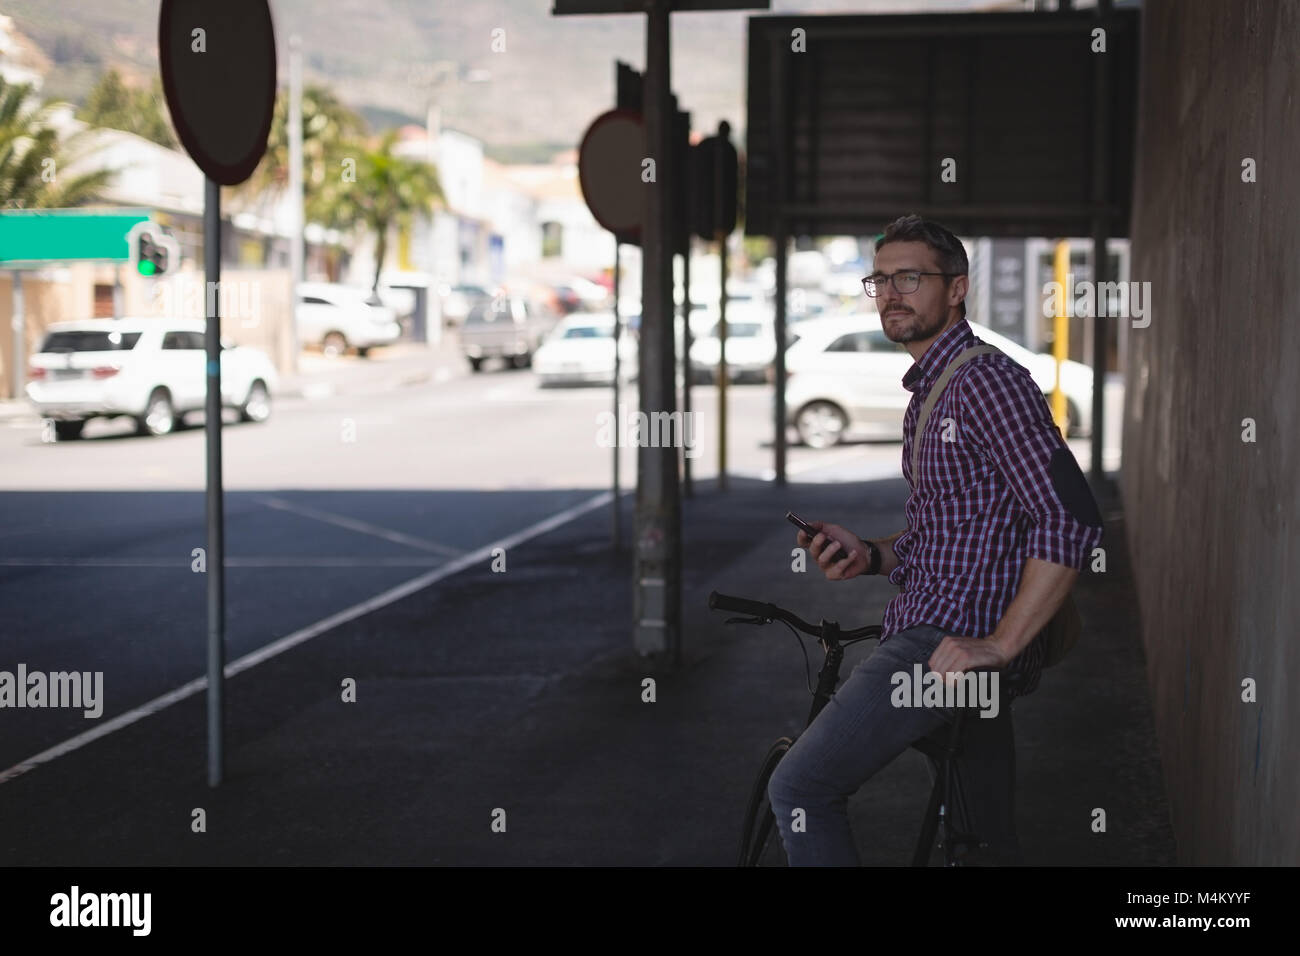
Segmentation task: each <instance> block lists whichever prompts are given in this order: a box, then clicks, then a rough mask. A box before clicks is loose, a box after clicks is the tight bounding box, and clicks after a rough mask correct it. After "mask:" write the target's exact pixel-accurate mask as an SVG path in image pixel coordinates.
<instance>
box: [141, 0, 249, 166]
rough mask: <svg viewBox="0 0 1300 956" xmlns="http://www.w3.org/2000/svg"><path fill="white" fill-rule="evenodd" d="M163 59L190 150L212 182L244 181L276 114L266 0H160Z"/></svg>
mask: <svg viewBox="0 0 1300 956" xmlns="http://www.w3.org/2000/svg"><path fill="white" fill-rule="evenodd" d="M158 62H159V65H160V66H161V69H162V83H163V92H164V93H165V94H166V97H167V108H168V109H169V110H170V111H171V115H172V124H173V125H174V126H175V127H176V135H177V136H178V137H180V141H181V144H182V145H183V146H184V147H185V151H186V152H187V153H189V154H190V156H191V157H192V158H193V160H194V162H195V163H197V164H198V166H199V168H200V169H202V170H203V172H204V173H205V174H206V175H207V177H208V178H209V179H211V180H213V181H214V182H217V183H220V184H221V185H223V186H233V185H235V184H236V183H242V182H243V181H244V180H245V179H247V178H248V177H249V176H250V175H252V173H253V170H254V169H256V168H257V164H258V162H260V161H261V159H262V154H263V153H265V152H266V137H267V134H268V133H269V132H270V130H271V116H272V114H273V113H274V112H275V28H274V26H273V25H272V22H271V10H270V7H269V6H268V5H267V0H222V2H221V3H213V2H211V0H162V11H161V13H160V14H159V17H158Z"/></svg>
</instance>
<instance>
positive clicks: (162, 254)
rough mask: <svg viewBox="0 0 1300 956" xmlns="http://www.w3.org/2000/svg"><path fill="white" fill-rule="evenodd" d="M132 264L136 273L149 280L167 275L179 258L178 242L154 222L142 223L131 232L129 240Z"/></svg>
mask: <svg viewBox="0 0 1300 956" xmlns="http://www.w3.org/2000/svg"><path fill="white" fill-rule="evenodd" d="M128 241H129V244H130V250H131V264H132V265H133V266H134V267H135V271H136V272H137V273H138V274H139V275H142V276H145V277H146V278H149V279H156V278H158V277H159V276H162V275H165V274H166V273H167V270H168V269H170V268H172V267H173V266H174V265H175V264H176V261H177V259H178V258H179V249H178V247H177V245H176V240H175V239H173V238H172V237H171V236H168V235H164V234H163V231H162V229H161V227H159V226H158V225H156V224H155V223H152V222H142V223H140V224H139V225H137V226H136V227H135V228H134V229H132V230H131V236H130V239H129V240H128Z"/></svg>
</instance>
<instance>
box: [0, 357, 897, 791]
mask: <svg viewBox="0 0 1300 956" xmlns="http://www.w3.org/2000/svg"><path fill="white" fill-rule="evenodd" d="M373 354H374V356H375V357H374V358H373V359H372V360H369V361H367V360H360V359H355V358H347V359H342V360H328V361H327V360H323V359H321V358H319V357H311V356H309V357H307V358H306V359H305V361H304V363H303V367H302V371H303V380H302V383H301V388H300V389H299V391H300V393H301V396H300V397H281V398H279V399H278V400H277V401H276V403H275V407H274V411H273V414H272V417H271V419H270V421H268V422H266V423H264V424H261V425H254V424H229V425H228V426H227V427H226V428H225V429H224V431H223V443H224V469H223V470H224V479H225V487H226V491H227V494H226V498H225V528H226V541H225V546H226V640H227V647H228V651H227V661H235V660H239V659H241V658H245V657H246V656H247V655H250V654H253V653H254V652H257V651H258V650H259V649H262V648H266V647H268V646H271V645H274V644H275V643H276V642H277V641H283V640H284V639H286V637H291V636H293V635H299V636H301V635H302V634H303V633H304V629H314V630H320V629H322V628H324V627H328V626H330V619H331V618H332V617H335V616H339V615H342V616H343V617H344V618H346V617H347V616H348V615H349V614H354V613H359V612H358V611H357V609H358V607H361V606H364V605H365V603H366V602H372V601H373V600H374V599H375V598H376V597H377V596H381V600H387V598H383V597H382V596H383V595H385V594H386V593H388V592H391V591H392V590H393V589H395V588H399V587H401V586H403V585H408V584H410V582H416V583H415V585H412V586H421V582H426V584H425V586H427V583H428V582H433V581H436V580H438V574H439V569H442V572H443V573H444V574H450V573H456V572H458V571H459V568H460V567H461V566H462V565H463V564H464V562H465V561H467V560H471V559H472V560H488V559H487V558H486V557H485V556H486V554H487V552H482V553H481V554H480V556H479V557H478V558H475V555H476V554H477V553H479V552H478V549H483V548H489V547H490V546H492V545H494V544H496V543H499V542H502V541H507V540H509V539H511V536H518V535H519V534H520V533H521V532H523V533H524V534H529V533H531V532H530V530H529V529H534V530H535V529H537V528H538V526H539V525H541V524H543V523H545V522H548V521H551V520H553V519H555V520H562V519H563V517H564V516H565V515H566V514H570V513H573V510H574V509H582V508H584V507H587V506H595V507H601V508H602V509H603V510H604V511H605V512H608V511H609V505H608V504H607V503H602V502H598V501H597V496H599V495H601V494H602V493H607V492H608V491H609V489H610V487H611V477H612V475H611V473H612V459H613V450H612V448H610V447H603V446H602V443H601V440H600V434H599V432H600V419H599V418H598V416H599V415H600V414H601V413H605V412H612V411H613V402H612V396H611V393H610V390H609V389H607V388H575V389H539V388H538V387H537V385H536V382H535V380H534V378H533V376H532V373H531V372H529V371H527V370H517V371H487V372H484V373H481V374H478V375H473V374H471V373H470V372H469V370H468V368H467V367H466V366H465V364H464V363H463V362H462V361H461V360H460V359H459V357H458V356H457V355H456V354H455V352H454V349H453V348H449V347H444V348H443V349H439V350H434V351H424V350H418V351H414V352H412V351H409V350H407V351H401V350H393V351H390V353H389V354H388V355H385V354H384V353H383V352H382V351H379V352H376V353H373ZM728 395H729V398H728V405H729V409H730V420H729V424H728V432H729V438H728V446H729V460H728V472H729V473H732V474H735V475H738V476H749V477H765V476H768V475H770V474H771V468H772V448H771V441H772V434H773V432H772V427H771V424H770V422H769V420H768V416H769V415H770V409H771V389H770V388H769V387H765V386H735V387H732V388H731V389H729V390H728ZM694 397H695V407H696V409H697V410H698V414H697V417H696V419H695V421H696V428H695V430H694V435H693V437H694V439H695V447H696V448H697V449H698V450H699V454H698V456H697V457H695V458H693V460H692V472H693V474H694V475H695V476H698V477H701V478H705V477H708V476H711V475H714V474H716V472H717V460H718V459H717V392H716V389H714V388H712V387H697V388H696V389H695V390H694ZM623 401H624V402H625V403H626V404H627V405H628V406H629V407H632V408H634V407H635V403H636V394H635V388H632V389H629V390H628V394H626V395H625V396H624V398H623ZM201 420H202V416H201V415H199V416H197V422H198V423H199V424H197V425H196V424H194V422H195V417H194V416H191V426H190V427H188V428H185V429H183V430H181V431H179V432H177V433H174V434H172V435H168V436H165V437H162V438H140V437H136V436H135V435H134V434H133V433H132V428H131V425H130V423H129V422H125V421H113V422H107V421H95V422H91V423H90V424H88V425H87V427H86V431H85V437H84V438H83V439H81V440H79V441H72V442H46V441H44V440H43V438H44V436H43V432H42V428H41V427H40V423H39V422H38V421H36V420H34V419H23V418H17V419H10V420H8V421H6V422H4V423H0V516H2V520H0V609H3V616H2V618H0V670H10V671H13V670H14V669H15V668H16V666H17V664H18V663H23V664H25V665H26V667H27V669H28V671H29V672H31V671H38V670H39V671H45V672H51V671H69V670H76V671H91V672H94V671H103V672H104V702H103V715H102V716H101V717H100V718H99V719H98V720H94V721H92V720H87V719H86V718H85V717H83V716H82V713H81V711H79V710H69V709H7V710H6V711H5V713H4V719H3V721H2V722H0V771H3V770H4V769H5V768H7V767H10V766H12V765H13V764H15V763H17V762H18V761H21V760H23V759H25V758H27V757H30V756H32V755H33V754H35V753H38V752H40V751H43V750H44V749H46V748H48V747H52V746H55V745H57V744H59V743H60V742H61V741H63V740H66V739H68V738H70V737H72V736H73V735H76V734H78V733H82V732H84V731H86V730H88V729H90V728H91V727H92V726H93V725H99V724H103V723H105V722H107V721H108V720H110V719H111V718H112V717H114V716H116V715H119V714H122V713H124V712H127V711H130V710H132V709H133V708H137V707H140V706H143V705H146V704H147V703H148V702H150V701H152V700H154V699H156V698H157V697H158V696H159V695H162V694H165V693H167V692H170V691H173V690H175V689H176V688H178V687H181V686H183V685H185V684H186V683H187V682H190V681H193V680H195V679H197V678H199V677H200V676H201V675H202V674H203V673H204V672H205V660H206V658H205V653H206V651H205V646H206V587H207V578H206V576H205V575H203V574H201V573H196V571H195V570H194V568H193V564H194V562H195V560H196V558H195V554H196V549H203V548H205V547H206V532H205V511H204V509H205V497H204V492H203V489H204V480H205V464H204V430H203V428H202V427H201ZM229 420H230V421H233V419H229ZM617 421H619V418H618V417H617V416H616V417H615V422H617ZM635 451H636V450H635V448H632V447H625V448H622V449H620V455H621V464H620V467H621V470H622V479H621V481H622V490H623V492H624V493H625V494H626V493H628V492H629V491H630V490H631V489H633V488H634V487H635V467H636V461H635ZM898 454H899V443H898V442H890V441H883V442H882V441H867V442H854V443H850V444H847V445H845V446H843V447H838V448H834V449H827V450H823V451H814V450H811V449H805V448H801V447H792V448H791V449H790V454H789V460H788V462H789V471H790V474H791V476H792V478H795V479H798V478H800V477H803V478H805V479H809V480H816V479H817V478H818V477H820V476H826V477H827V478H828V479H829V478H831V477H834V478H835V480H851V479H846V478H845V476H852V477H854V478H857V479H859V480H861V479H866V478H871V477H880V476H885V475H890V474H897V472H898ZM557 515H558V516H561V517H560V519H556V516H557ZM507 560H508V549H507ZM457 562H460V564H457ZM335 619H336V620H337V617H335ZM321 622H325V623H324V624H322V623H321ZM465 653H466V654H467V655H471V656H472V655H474V654H490V653H491V651H490V650H488V649H486V648H476V647H475V646H473V645H469V646H467V647H466V648H465ZM575 653H579V654H580V653H581V650H580V649H576V650H575ZM480 663H481V662H480ZM555 663H556V664H557V665H558V664H559V663H561V662H555ZM466 664H467V666H475V662H474V661H473V660H472V659H469V660H467V661H466Z"/></svg>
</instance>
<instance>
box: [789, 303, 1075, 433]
mask: <svg viewBox="0 0 1300 956" xmlns="http://www.w3.org/2000/svg"><path fill="white" fill-rule="evenodd" d="M970 326H971V330H972V331H973V332H974V333H975V335H976V337H977V338H979V339H980V340H981V341H983V342H986V343H988V344H989V345H992V346H995V347H996V348H998V349H1001V350H1002V351H1003V352H1004V353H1006V354H1007V355H1008V356H1009V357H1010V358H1011V359H1012V360H1014V361H1015V362H1017V363H1019V364H1020V365H1023V366H1024V367H1025V368H1026V369H1027V370H1028V371H1029V374H1030V375H1031V376H1033V379H1034V382H1035V384H1037V385H1038V387H1039V388H1040V389H1042V390H1043V393H1044V394H1048V393H1050V392H1051V390H1052V388H1053V386H1054V384H1055V377H1056V371H1055V368H1056V366H1055V361H1054V360H1053V359H1052V356H1050V355H1041V354H1038V353H1035V352H1032V351H1030V350H1029V349H1027V348H1025V347H1024V346H1022V345H1019V344H1017V343H1015V342H1013V341H1011V340H1010V339H1008V338H1006V337H1005V336H1002V335H999V334H998V333H996V332H994V331H992V330H991V329H988V328H985V327H984V326H983V325H980V324H979V323H976V322H971V323H970ZM799 333H800V340H799V342H798V343H797V344H796V345H794V346H792V347H791V348H790V350H789V351H788V352H787V353H786V381H785V401H786V421H787V423H788V424H790V425H793V426H794V427H795V428H796V429H797V430H798V432H799V437H800V439H801V440H802V441H803V443H804V444H805V445H808V446H809V447H812V448H825V447H828V446H830V445H834V444H836V443H838V442H839V441H840V440H841V439H842V438H843V437H844V435H845V434H846V433H847V432H849V431H850V430H871V431H874V432H876V433H877V434H886V435H890V436H894V437H897V436H900V435H901V434H902V424H903V415H904V413H905V412H906V411H907V404H908V402H909V401H910V400H911V397H912V393H911V392H909V391H907V390H906V389H904V388H903V386H902V380H903V376H904V375H906V374H907V370H908V369H909V368H911V367H912V364H913V360H912V356H911V355H910V354H909V353H908V352H907V350H906V349H905V348H903V346H902V345H901V344H899V343H896V342H893V341H891V340H890V338H889V337H888V336H887V335H885V332H884V330H883V329H882V328H881V326H880V316H879V315H878V314H877V313H875V312H865V313H858V314H856V315H852V316H837V317H831V318H824V319H809V320H807V321H805V322H801V323H799ZM1061 377H1062V386H1063V388H1064V391H1065V394H1066V404H1067V409H1068V413H1067V417H1068V422H1067V429H1066V433H1067V434H1070V435H1080V434H1087V433H1088V432H1089V431H1090V428H1091V411H1092V369H1090V368H1089V367H1088V366H1086V365H1083V364H1081V363H1079V362H1066V363H1064V366H1063V367H1062V370H1061Z"/></svg>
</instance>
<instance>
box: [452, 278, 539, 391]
mask: <svg viewBox="0 0 1300 956" xmlns="http://www.w3.org/2000/svg"><path fill="white" fill-rule="evenodd" d="M557 319H558V317H557V316H556V315H555V314H554V313H553V312H550V311H548V310H545V309H543V308H541V307H540V306H539V305H538V304H537V303H535V302H530V301H528V300H527V299H525V298H524V297H522V296H516V295H500V296H496V297H494V298H492V299H487V300H484V301H482V302H477V303H475V304H474V306H473V307H471V308H470V310H469V313H468V314H467V315H466V316H465V324H464V325H463V326H462V327H461V330H460V348H461V352H462V353H464V355H465V358H466V359H467V360H468V361H469V367H470V368H471V369H473V370H474V371H475V372H477V371H480V370H481V369H482V368H483V363H484V362H485V361H486V360H487V359H490V358H499V359H501V360H503V361H504V362H505V363H506V365H507V366H513V367H514V368H527V367H528V366H529V365H530V364H532V360H533V354H534V353H535V352H536V351H537V350H538V349H539V348H540V347H541V345H542V340H543V339H545V338H546V336H547V334H549V333H550V331H551V330H552V329H553V328H555V323H556V321H557Z"/></svg>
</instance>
